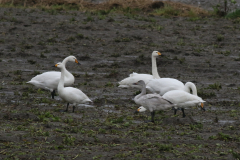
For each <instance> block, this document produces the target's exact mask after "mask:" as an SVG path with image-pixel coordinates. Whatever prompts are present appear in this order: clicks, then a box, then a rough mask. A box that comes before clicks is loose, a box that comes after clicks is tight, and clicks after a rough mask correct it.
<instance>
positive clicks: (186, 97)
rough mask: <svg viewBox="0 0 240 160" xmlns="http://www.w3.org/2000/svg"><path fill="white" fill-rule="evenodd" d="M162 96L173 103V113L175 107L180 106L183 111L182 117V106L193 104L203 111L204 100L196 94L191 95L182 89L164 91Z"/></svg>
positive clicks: (187, 106)
mask: <svg viewBox="0 0 240 160" xmlns="http://www.w3.org/2000/svg"><path fill="white" fill-rule="evenodd" d="M162 98H164V99H165V100H167V101H169V102H171V103H173V104H175V106H174V108H175V113H174V114H176V112H177V110H176V108H181V110H182V112H183V117H185V116H186V115H185V113H184V108H189V107H194V106H200V107H201V109H202V110H203V111H205V108H204V104H203V103H204V102H205V101H204V100H202V98H201V97H198V96H196V95H192V94H190V93H188V92H185V91H182V90H172V91H169V92H167V93H165V94H164V95H163V96H162Z"/></svg>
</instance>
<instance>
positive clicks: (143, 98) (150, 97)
mask: <svg viewBox="0 0 240 160" xmlns="http://www.w3.org/2000/svg"><path fill="white" fill-rule="evenodd" d="M136 85H139V86H141V87H142V92H141V93H140V94H139V95H137V96H135V98H134V101H135V103H136V104H139V105H141V107H139V108H138V110H137V111H136V112H144V111H145V110H146V109H147V110H149V111H150V112H151V122H154V115H155V111H156V110H166V109H169V108H172V107H174V106H175V105H174V104H173V103H171V102H169V101H167V100H165V99H164V98H162V97H161V96H160V95H159V94H146V84H145V83H144V81H143V80H140V81H138V82H137V83H136ZM142 106H143V107H142Z"/></svg>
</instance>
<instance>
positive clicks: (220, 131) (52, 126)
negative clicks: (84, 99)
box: [0, 8, 240, 160]
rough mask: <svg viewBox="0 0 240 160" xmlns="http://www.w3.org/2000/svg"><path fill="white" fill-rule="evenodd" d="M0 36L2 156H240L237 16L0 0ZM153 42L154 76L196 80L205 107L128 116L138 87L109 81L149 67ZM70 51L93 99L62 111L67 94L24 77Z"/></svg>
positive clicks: (80, 82) (79, 82)
mask: <svg viewBox="0 0 240 160" xmlns="http://www.w3.org/2000/svg"><path fill="white" fill-rule="evenodd" d="M0 34H1V36H0V68H1V70H0V73H1V84H0V96H1V98H0V110H1V111H0V148H1V149H0V159H43V160H44V159H49V160H50V159H56V160H58V159H102V160H106V159H179V160H180V159H181V160H182V159H228V160H229V159H237V158H240V151H239V150H240V149H239V148H240V130H239V129H240V122H239V119H240V118H239V116H240V110H239V108H240V102H239V98H240V96H239V92H240V82H239V74H240V70H239V61H240V54H239V49H240V44H239V39H240V24H239V23H238V22H237V21H230V20H226V19H213V18H209V19H208V18H204V19H200V20H194V19H189V18H181V17H174V18H164V17H156V16H147V15H140V14H138V15H133V14H131V13H126V14H125V15H124V14H116V13H105V12H98V13H95V14H91V13H87V12H86V13H82V12H75V11H56V10H49V11H41V10H38V9H14V8H1V9H0ZM154 50H157V51H159V52H161V53H162V55H161V56H159V57H158V58H157V64H158V72H159V75H160V76H161V77H171V78H176V79H179V80H181V81H182V82H184V83H185V82H188V81H191V82H193V83H195V84H196V86H197V89H198V95H199V96H201V97H202V98H203V99H204V100H205V101H206V103H205V108H206V112H202V111H201V110H200V109H198V108H192V109H189V110H186V115H187V117H186V118H182V114H181V112H180V111H179V112H178V113H177V116H173V111H172V110H169V111H164V112H157V114H156V116H155V117H156V120H157V122H156V123H155V124H153V123H144V121H145V120H146V119H150V113H149V112H145V113H141V114H137V115H136V114H134V111H135V110H136V109H137V108H138V107H139V106H137V105H136V104H135V103H134V101H133V100H132V99H133V98H134V96H135V95H136V94H137V93H138V92H139V91H138V90H137V89H121V88H118V87H117V86H118V83H117V82H118V81H120V80H122V79H123V78H125V77H127V76H128V75H129V74H130V73H132V72H137V73H149V74H151V53H152V51H154ZM69 55H74V56H76V57H77V58H78V60H79V62H80V63H81V65H80V66H79V65H76V64H74V63H71V62H68V63H67V69H68V70H69V71H70V72H72V73H73V74H74V76H75V84H74V87H77V88H79V89H81V90H82V91H83V92H84V93H86V94H87V95H88V96H89V97H90V99H92V100H93V101H94V105H93V106H84V105H80V106H78V107H77V108H76V109H75V113H72V112H71V109H72V105H71V106H70V108H69V112H68V113H61V112H59V110H60V109H64V108H65V107H66V103H65V102H63V101H62V100H61V99H60V98H59V97H58V96H56V99H55V100H53V99H51V94H50V92H49V91H45V90H40V89H38V88H36V87H34V86H32V85H30V84H26V82H27V81H29V80H30V79H31V78H32V77H34V76H35V75H37V74H39V73H42V72H45V71H50V70H56V71H58V68H53V67H52V66H53V65H54V64H56V63H57V62H59V61H62V60H63V59H64V58H65V57H66V56H69Z"/></svg>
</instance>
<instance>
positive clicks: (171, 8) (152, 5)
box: [0, 0, 210, 17]
mask: <svg viewBox="0 0 240 160" xmlns="http://www.w3.org/2000/svg"><path fill="white" fill-rule="evenodd" d="M0 6H2V7H33V8H42V9H51V10H78V11H104V12H105V13H106V14H107V13H109V12H110V11H114V12H123V13H126V12H128V13H129V12H131V13H139V12H145V13H151V14H154V15H160V16H181V17H205V16H209V15H210V13H209V12H207V11H205V10H203V9H201V8H198V7H194V6H191V5H186V4H182V3H176V2H169V1H167V2H166V1H164V2H161V1H157V2H155V1H153V0H108V1H106V2H103V3H100V4H96V3H90V2H87V1H84V0H80V1H79V0H1V1H0Z"/></svg>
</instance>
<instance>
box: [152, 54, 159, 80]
mask: <svg viewBox="0 0 240 160" xmlns="http://www.w3.org/2000/svg"><path fill="white" fill-rule="evenodd" d="M152 75H153V78H155V79H159V78H160V76H159V75H158V70H157V62H156V57H155V56H152Z"/></svg>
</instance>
